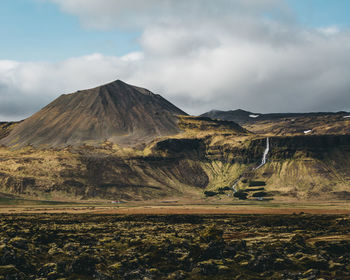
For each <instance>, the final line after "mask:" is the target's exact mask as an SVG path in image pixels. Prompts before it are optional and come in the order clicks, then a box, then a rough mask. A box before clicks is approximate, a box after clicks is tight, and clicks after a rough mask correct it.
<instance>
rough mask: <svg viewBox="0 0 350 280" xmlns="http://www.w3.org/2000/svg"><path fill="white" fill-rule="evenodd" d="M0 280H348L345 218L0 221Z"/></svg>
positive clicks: (349, 226) (53, 217)
mask: <svg viewBox="0 0 350 280" xmlns="http://www.w3.org/2000/svg"><path fill="white" fill-rule="evenodd" d="M0 226H1V229H2V230H1V232H0V279H39V278H40V279H86V280H88V279H106V280H107V279H322V278H323V279H350V235H349V232H350V217H349V216H347V215H346V216H345V215H308V214H300V213H299V214H294V215H98V214H93V215H92V214H76V215H70V214H17V215H16V214H12V215H5V214H2V215H0Z"/></svg>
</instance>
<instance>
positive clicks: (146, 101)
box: [0, 80, 186, 147]
mask: <svg viewBox="0 0 350 280" xmlns="http://www.w3.org/2000/svg"><path fill="white" fill-rule="evenodd" d="M176 115H186V113H185V112H183V111H182V110H180V109H179V108H177V107H176V106H174V105H173V104H171V103H170V102H168V101H167V100H165V99H164V98H162V97H161V96H160V95H156V94H153V93H152V92H150V91H148V90H146V89H143V88H139V87H135V86H132V85H128V84H126V83H124V82H122V81H119V80H117V81H115V82H112V83H110V84H106V85H103V86H100V87H96V88H93V89H89V90H84V91H78V92H76V93H72V94H67V95H65V94H64V95H61V96H60V97H59V98H57V99H56V100H54V101H53V102H52V103H50V104H49V105H47V106H46V107H44V108H43V109H41V110H40V111H39V112H37V113H36V114H34V115H33V116H31V117H29V118H28V119H26V120H25V121H23V122H22V123H21V124H19V125H18V126H17V127H15V128H14V129H13V130H12V131H11V133H10V135H9V136H7V137H5V138H4V139H2V140H1V141H0V144H4V145H10V146H14V145H18V146H24V145H28V144H30V145H46V146H50V147H59V146H67V145H81V144H83V143H91V144H94V143H101V142H104V141H110V142H112V143H117V144H122V145H133V144H137V143H139V142H143V141H149V140H151V139H153V138H155V137H157V136H165V135H172V134H176V133H178V132H179V128H178V126H177V117H176Z"/></svg>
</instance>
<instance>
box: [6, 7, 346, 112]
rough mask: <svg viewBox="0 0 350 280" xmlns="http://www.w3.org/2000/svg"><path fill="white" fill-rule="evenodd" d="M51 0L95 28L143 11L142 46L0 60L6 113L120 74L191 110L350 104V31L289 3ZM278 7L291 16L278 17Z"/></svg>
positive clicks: (35, 106)
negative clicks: (318, 23) (298, 20)
mask: <svg viewBox="0 0 350 280" xmlns="http://www.w3.org/2000/svg"><path fill="white" fill-rule="evenodd" d="M51 1H54V2H56V3H58V4H59V5H60V6H61V7H62V9H64V10H65V11H67V12H70V13H73V14H76V15H78V16H79V17H80V18H81V20H82V21H84V22H86V23H87V22H89V24H90V26H95V27H111V28H113V27H114V26H122V25H128V24H129V23H128V20H131V19H132V20H134V19H136V18H138V19H141V18H142V22H143V23H146V24H145V26H144V27H143V30H142V36H141V37H140V40H139V42H140V48H141V51H140V52H136V53H130V54H127V55H125V56H122V57H113V56H110V57H108V56H103V55H101V54H91V55H89V56H82V57H76V58H71V59H68V60H66V61H62V62H60V63H35V62H33V63H22V62H16V61H0V118H3V119H13V118H21V117H24V116H28V115H29V114H30V113H33V112H34V111H36V110H38V109H39V108H40V107H42V106H44V105H46V104H47V103H48V102H49V101H51V100H52V99H54V98H55V97H57V96H58V95H60V94H62V93H69V92H73V91H76V90H78V89H86V88H89V87H93V86H97V85H100V84H103V83H106V82H109V81H112V80H115V79H122V80H124V81H126V82H129V83H132V84H135V85H138V86H143V87H147V88H148V89H150V90H151V91H153V92H156V93H159V94H162V95H163V96H164V97H165V98H168V99H169V100H170V101H172V102H173V103H175V105H177V106H179V107H180V108H182V109H184V110H185V111H187V112H189V113H192V114H199V113H203V112H205V111H207V110H211V109H236V108H243V109H248V110H251V111H255V112H287V111H288V112H300V111H331V110H332V111H333V110H350V94H349V89H350V80H349V79H348V75H347V73H349V71H350V57H349V56H348V53H349V51H350V36H349V35H350V34H349V32H348V31H347V30H341V29H334V30H333V29H311V28H304V27H302V26H300V25H298V24H295V23H293V21H292V18H293V16H292V15H291V13H290V11H289V10H288V8H287V6H286V5H284V4H283V3H284V2H283V1H277V0H276V1H275V0H249V1H247V0H236V1H234V0H230V1H229V0H219V1H209V0H208V1H207V0H202V1H200V0H193V1H184V0H178V1H170V0H162V1H160V0H148V1H141V0H134V1H130V0H129V1H124V0H113V1H112V0H98V1H97V0H96V1H93V0H70V1H68V0H51ZM175 2H176V4H173V3H175ZM189 2H190V3H191V4H188V3H189ZM145 3H147V5H145ZM160 3H161V5H160V6H157V5H158V4H160ZM199 3H201V5H199ZM213 3H215V5H214V4H213ZM224 4H226V6H225V5H224ZM233 4H234V5H233ZM174 5H175V6H174ZM169 7H170V8H171V9H170V8H169ZM184 7H186V9H184ZM225 7H226V8H227V9H224V8H225ZM169 9H170V10H171V11H169ZM276 9H277V10H278V11H279V13H278V14H279V15H281V14H283V17H282V18H276V17H274V16H273V11H274V10H276ZM155 11H161V14H160V16H159V17H157V18H156V19H154V13H155ZM266 13H268V14H269V16H268V17H267V16H266ZM230 15H231V16H230ZM271 15H272V16H271ZM126 18H128V19H126ZM160 19H161V20H162V24H159V20H160ZM135 22H136V23H137V24H138V21H137V20H135ZM140 22H141V21H140ZM128 26H129V25H128ZM139 27H140V26H139Z"/></svg>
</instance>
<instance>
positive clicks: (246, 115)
mask: <svg viewBox="0 0 350 280" xmlns="http://www.w3.org/2000/svg"><path fill="white" fill-rule="evenodd" d="M201 116H203V117H209V118H212V119H219V120H226V121H234V122H237V123H238V124H240V125H242V126H243V127H244V128H245V129H247V130H249V131H251V132H254V133H257V134H273V135H300V134H310V135H324V134H350V113H347V112H336V113H333V112H318V113H273V114H260V113H253V112H249V111H244V110H241V109H239V110H233V111H218V110H212V111H210V112H207V113H205V114H203V115H201Z"/></svg>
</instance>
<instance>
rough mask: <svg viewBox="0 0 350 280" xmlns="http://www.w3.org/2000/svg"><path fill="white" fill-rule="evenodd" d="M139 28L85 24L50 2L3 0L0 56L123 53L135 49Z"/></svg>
mask: <svg viewBox="0 0 350 280" xmlns="http://www.w3.org/2000/svg"><path fill="white" fill-rule="evenodd" d="M139 35H140V32H137V31H130V30H128V31H122V30H107V31H106V30H93V29H87V28H84V27H83V26H82V25H81V24H80V23H79V20H78V18H77V17H75V16H73V15H68V14H66V13H63V12H62V11H60V9H59V7H58V6H57V5H55V4H53V3H50V2H43V1H39V0H2V1H1V4H0V38H1V44H0V59H10V60H20V61H38V60H39V61H40V60H44V61H59V60H62V59H66V58H69V57H75V56H81V55H87V54H91V53H103V54H105V55H123V54H125V53H128V52H130V51H135V50H138V43H137V38H138V37H139Z"/></svg>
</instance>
